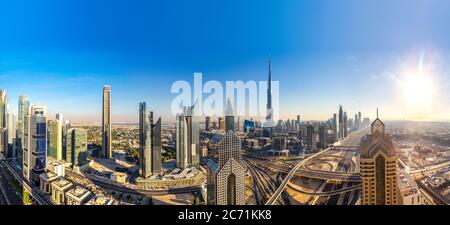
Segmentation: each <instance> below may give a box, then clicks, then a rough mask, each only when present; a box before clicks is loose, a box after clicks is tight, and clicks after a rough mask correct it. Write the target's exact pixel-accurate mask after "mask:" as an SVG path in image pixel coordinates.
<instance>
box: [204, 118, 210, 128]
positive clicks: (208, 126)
mask: <svg viewBox="0 0 450 225" xmlns="http://www.w3.org/2000/svg"><path fill="white" fill-rule="evenodd" d="M210 123H211V117H209V116H207V117H205V130H206V131H209V128H210Z"/></svg>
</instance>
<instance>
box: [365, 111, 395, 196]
mask: <svg viewBox="0 0 450 225" xmlns="http://www.w3.org/2000/svg"><path fill="white" fill-rule="evenodd" d="M360 154H361V157H360V173H361V179H362V186H361V204H362V205H397V204H398V203H399V199H398V193H397V188H398V187H397V157H396V156H395V149H394V145H393V143H392V139H391V137H390V136H389V135H388V134H386V133H385V125H384V123H383V122H382V121H381V120H380V119H379V118H378V110H377V119H376V120H375V121H374V122H373V123H372V127H371V134H370V135H367V136H366V137H365V138H364V139H363V140H362V141H361V145H360Z"/></svg>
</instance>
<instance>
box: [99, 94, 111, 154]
mask: <svg viewBox="0 0 450 225" xmlns="http://www.w3.org/2000/svg"><path fill="white" fill-rule="evenodd" d="M111 129H112V121H111V86H109V85H105V86H104V87H103V113H102V152H101V157H102V158H106V159H109V158H111V155H112V150H111V139H112V136H111Z"/></svg>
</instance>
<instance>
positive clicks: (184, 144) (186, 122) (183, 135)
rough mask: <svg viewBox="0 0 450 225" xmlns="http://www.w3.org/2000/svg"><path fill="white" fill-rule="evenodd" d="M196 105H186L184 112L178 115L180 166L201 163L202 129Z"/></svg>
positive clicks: (177, 136) (177, 145) (177, 148)
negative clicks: (200, 136) (196, 112)
mask: <svg viewBox="0 0 450 225" xmlns="http://www.w3.org/2000/svg"><path fill="white" fill-rule="evenodd" d="M195 108H196V107H195V105H194V106H192V107H185V108H184V112H183V113H182V114H179V115H177V128H176V155H177V156H176V159H177V167H178V168H182V169H184V168H187V167H191V166H198V165H199V163H200V138H199V135H200V130H199V124H198V123H199V122H198V117H197V116H196V115H195V110H196V109H195Z"/></svg>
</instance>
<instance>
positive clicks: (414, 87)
mask: <svg viewBox="0 0 450 225" xmlns="http://www.w3.org/2000/svg"><path fill="white" fill-rule="evenodd" d="M402 86H403V95H404V98H405V100H406V103H408V104H411V106H421V105H424V104H427V103H430V101H431V100H432V96H433V91H434V89H433V83H432V81H431V79H430V78H429V77H426V76H424V75H410V76H408V77H406V80H405V81H404V82H403V85H402Z"/></svg>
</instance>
